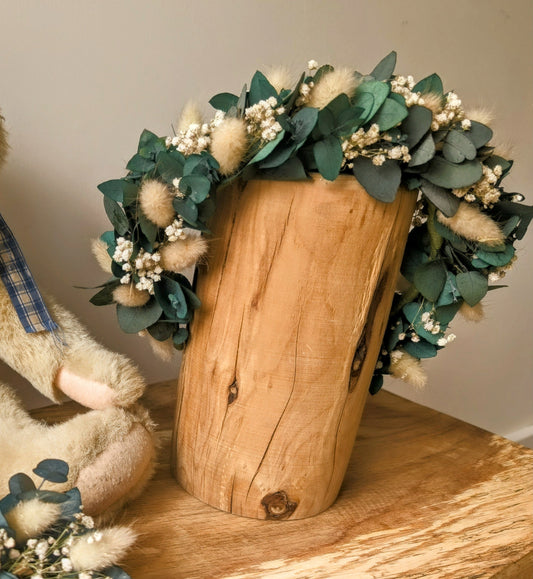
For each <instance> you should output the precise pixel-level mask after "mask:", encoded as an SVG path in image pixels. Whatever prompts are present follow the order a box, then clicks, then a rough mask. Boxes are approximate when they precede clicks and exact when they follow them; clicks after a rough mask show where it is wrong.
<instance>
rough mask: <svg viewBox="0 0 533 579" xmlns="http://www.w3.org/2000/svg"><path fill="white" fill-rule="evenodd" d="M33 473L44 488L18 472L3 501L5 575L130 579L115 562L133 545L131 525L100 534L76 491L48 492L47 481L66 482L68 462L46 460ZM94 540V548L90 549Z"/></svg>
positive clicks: (0, 534)
mask: <svg viewBox="0 0 533 579" xmlns="http://www.w3.org/2000/svg"><path fill="white" fill-rule="evenodd" d="M33 472H34V473H35V474H37V475H39V476H42V477H43V482H42V483H41V485H40V486H39V488H36V487H35V484H34V482H33V480H32V479H31V478H30V477H29V476H28V475H27V474H24V473H18V474H15V475H13V476H12V477H11V479H10V481H9V488H10V490H11V492H10V493H9V494H8V495H6V496H5V497H4V498H3V499H1V500H0V577H2V578H4V577H5V579H8V578H13V577H15V578H23V577H30V578H32V579H36V578H40V579H52V578H53V579H73V578H78V579H89V578H109V579H128V578H129V575H128V574H127V573H125V572H124V571H123V570H122V569H120V568H119V567H116V566H115V563H116V562H117V561H118V560H119V559H120V558H121V557H123V556H124V554H125V552H126V551H127V549H128V548H129V547H130V546H131V544H132V543H133V541H134V539H135V535H134V534H133V532H132V531H131V530H130V529H129V528H127V527H111V528H108V529H103V530H101V531H100V530H96V529H95V524H94V520H93V519H92V517H89V516H88V515H86V514H84V513H83V510H82V509H83V507H82V505H81V496H80V493H79V491H78V489H76V488H73V489H71V490H69V491H67V492H65V493H60V492H56V491H52V490H43V489H42V487H43V484H44V483H45V481H47V482H64V481H66V478H65V477H66V476H67V475H68V465H67V464H66V463H65V462H64V461H61V460H56V459H47V460H44V461H41V462H40V463H39V464H38V465H37V467H36V468H35V469H34V471H33ZM89 542H90V543H91V544H92V545H93V547H92V548H90V549H87V548H86V547H85V546H84V545H85V544H86V543H89Z"/></svg>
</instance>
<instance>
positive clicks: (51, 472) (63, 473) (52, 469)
mask: <svg viewBox="0 0 533 579" xmlns="http://www.w3.org/2000/svg"><path fill="white" fill-rule="evenodd" d="M68 471H69V467H68V464H67V463H66V462H65V461H64V460H59V459H56V458H47V459H45V460H42V461H41V462H40V463H39V464H38V465H37V466H36V467H35V468H34V469H33V472H34V473H35V474H36V475H37V476H40V477H41V478H43V479H44V480H47V481H50V482H55V483H64V482H67V480H68Z"/></svg>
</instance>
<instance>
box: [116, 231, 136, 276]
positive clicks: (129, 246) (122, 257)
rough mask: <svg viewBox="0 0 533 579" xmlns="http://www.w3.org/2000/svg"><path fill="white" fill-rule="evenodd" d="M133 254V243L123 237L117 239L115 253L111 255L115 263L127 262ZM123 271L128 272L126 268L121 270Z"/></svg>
mask: <svg viewBox="0 0 533 579" xmlns="http://www.w3.org/2000/svg"><path fill="white" fill-rule="evenodd" d="M132 253H133V242H132V241H130V240H129V239H126V238H125V237H119V238H118V239H117V246H116V248H115V252H114V253H113V260H114V261H116V262H117V263H122V262H126V263H127V262H129V260H130V259H131V255H132ZM122 269H123V270H124V271H128V269H127V268H124V267H123V268H122Z"/></svg>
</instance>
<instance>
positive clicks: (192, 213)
mask: <svg viewBox="0 0 533 579" xmlns="http://www.w3.org/2000/svg"><path fill="white" fill-rule="evenodd" d="M172 205H173V207H174V209H175V210H176V212H177V213H178V214H179V215H181V217H183V220H184V221H186V222H187V223H188V224H189V225H192V226H194V225H196V223H197V220H198V207H197V206H196V204H195V203H194V202H193V201H192V200H191V199H180V198H179V197H176V198H175V199H174V200H173V201H172Z"/></svg>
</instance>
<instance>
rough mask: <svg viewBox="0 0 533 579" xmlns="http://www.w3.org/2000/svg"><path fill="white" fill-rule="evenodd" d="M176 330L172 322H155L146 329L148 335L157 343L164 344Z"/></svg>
mask: <svg viewBox="0 0 533 579" xmlns="http://www.w3.org/2000/svg"><path fill="white" fill-rule="evenodd" d="M175 329H176V324H175V323H173V322H167V321H162V322H156V323H155V324H152V325H151V326H150V327H148V333H149V334H150V336H152V338H154V339H155V340H157V341H158V342H164V341H165V340H168V339H169V338H170V337H171V336H172V334H173V333H174V331H175Z"/></svg>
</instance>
